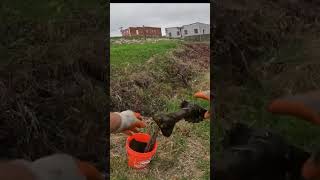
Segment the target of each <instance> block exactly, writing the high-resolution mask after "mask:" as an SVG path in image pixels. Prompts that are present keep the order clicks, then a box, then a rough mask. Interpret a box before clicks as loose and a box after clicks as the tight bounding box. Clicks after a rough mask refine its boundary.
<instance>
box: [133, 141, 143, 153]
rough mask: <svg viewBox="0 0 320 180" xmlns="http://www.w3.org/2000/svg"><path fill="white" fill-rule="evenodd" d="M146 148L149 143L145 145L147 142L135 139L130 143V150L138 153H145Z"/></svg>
mask: <svg viewBox="0 0 320 180" xmlns="http://www.w3.org/2000/svg"><path fill="white" fill-rule="evenodd" d="M146 147H147V143H145V142H140V141H137V140H135V139H133V140H132V141H131V142H130V148H131V149H133V150H134V151H136V152H140V153H144V150H145V148H146Z"/></svg>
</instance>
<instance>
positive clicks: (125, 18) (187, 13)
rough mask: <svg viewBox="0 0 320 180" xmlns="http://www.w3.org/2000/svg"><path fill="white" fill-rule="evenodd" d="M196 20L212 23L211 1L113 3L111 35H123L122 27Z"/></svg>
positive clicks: (111, 5)
mask: <svg viewBox="0 0 320 180" xmlns="http://www.w3.org/2000/svg"><path fill="white" fill-rule="evenodd" d="M194 22H201V23H206V24H210V4H209V3H192V4H191V3H166V4H158V3H111V4H110V35H111V36H112V37H113V36H121V33H120V27H123V28H124V29H126V28H127V27H129V26H133V27H134V26H142V25H145V26H155V27H161V30H162V35H165V30H164V28H166V27H176V26H182V25H186V24H191V23H194Z"/></svg>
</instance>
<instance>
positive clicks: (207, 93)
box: [194, 90, 210, 119]
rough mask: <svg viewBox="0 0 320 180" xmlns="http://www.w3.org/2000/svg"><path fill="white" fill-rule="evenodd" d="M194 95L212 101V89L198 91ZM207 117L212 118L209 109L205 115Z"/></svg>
mask: <svg viewBox="0 0 320 180" xmlns="http://www.w3.org/2000/svg"><path fill="white" fill-rule="evenodd" d="M194 97H196V98H200V99H204V100H207V101H209V102H210V90H207V91H198V92H196V93H195V94H194ZM204 118H205V119H209V118H210V111H207V112H206V113H205V115H204Z"/></svg>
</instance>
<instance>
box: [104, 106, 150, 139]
mask: <svg viewBox="0 0 320 180" xmlns="http://www.w3.org/2000/svg"><path fill="white" fill-rule="evenodd" d="M138 118H140V117H139V115H137V113H135V112H133V111H131V110H126V111H122V112H111V113H110V133H119V132H123V133H126V134H128V135H132V134H133V133H135V132H139V131H138V128H144V127H145V123H144V122H143V121H141V120H139V119H138Z"/></svg>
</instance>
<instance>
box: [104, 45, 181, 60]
mask: <svg viewBox="0 0 320 180" xmlns="http://www.w3.org/2000/svg"><path fill="white" fill-rule="evenodd" d="M177 45H178V41H174V40H172V41H169V40H165V41H158V42H156V43H151V42H148V43H143V44H111V49H110V64H111V65H116V66H121V65H124V64H130V65H134V64H140V63H144V62H145V61H147V60H148V59H150V58H151V57H152V56H155V55H162V54H165V53H167V52H168V51H169V50H170V49H173V48H175V47H177Z"/></svg>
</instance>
